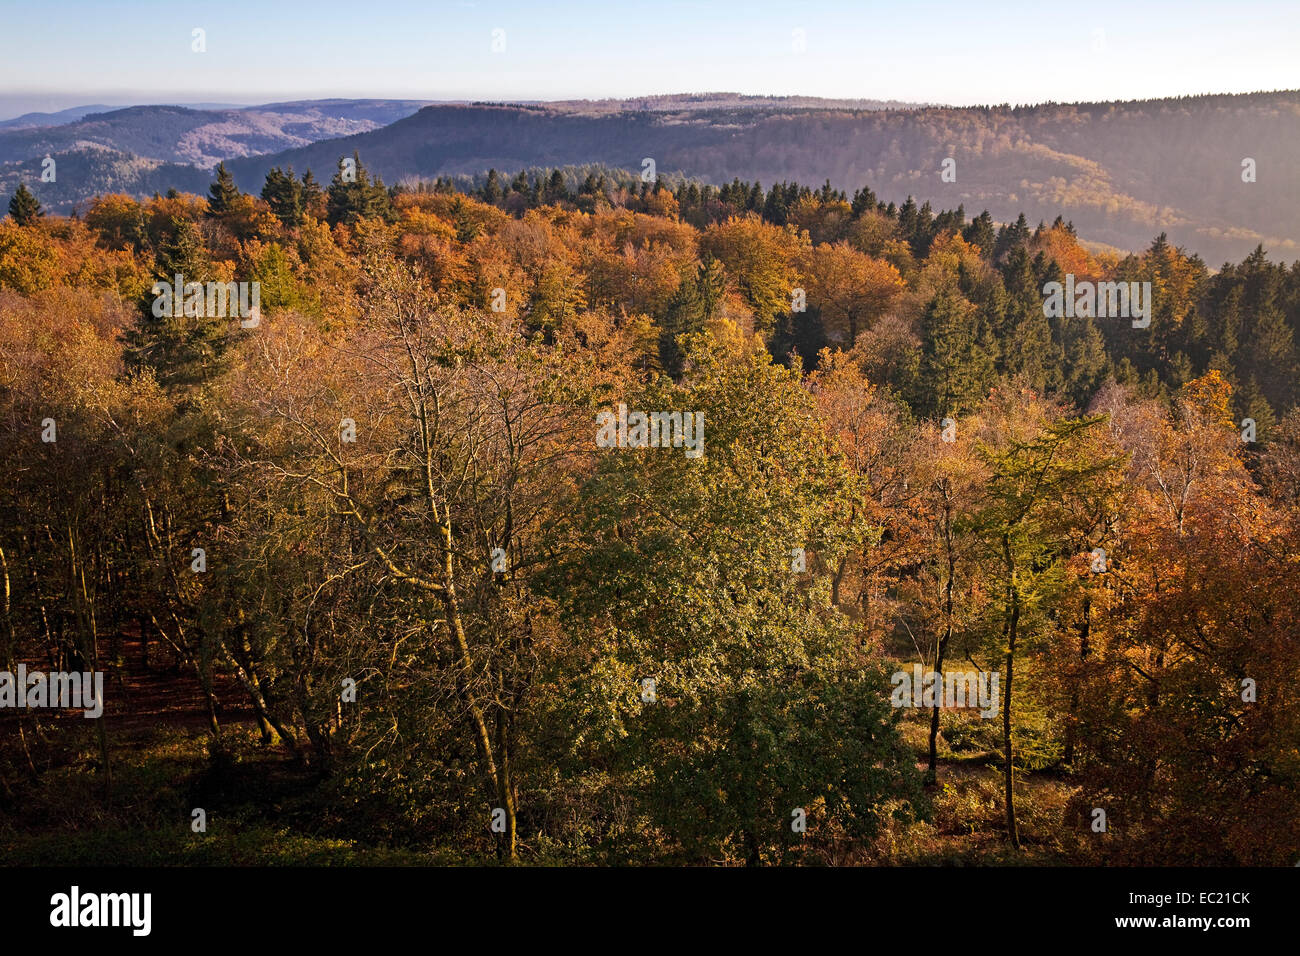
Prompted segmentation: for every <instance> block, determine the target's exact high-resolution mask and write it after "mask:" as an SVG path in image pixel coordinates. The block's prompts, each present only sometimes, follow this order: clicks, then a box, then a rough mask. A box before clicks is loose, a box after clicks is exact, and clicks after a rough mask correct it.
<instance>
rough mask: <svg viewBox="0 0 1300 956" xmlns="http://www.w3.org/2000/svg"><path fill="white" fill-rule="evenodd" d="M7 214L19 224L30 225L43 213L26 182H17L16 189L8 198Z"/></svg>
mask: <svg viewBox="0 0 1300 956" xmlns="http://www.w3.org/2000/svg"><path fill="white" fill-rule="evenodd" d="M9 215H10V216H12V217H13V220H14V222H16V223H17V224H18V225H20V226H30V225H31V224H32V223H34V222H35V221H36V220H37V219H39V218H41V217H42V216H44V215H45V211H44V210H43V209H41V202H40V200H39V199H37V198H36V197H35V196H34V195H32V192H31V190H29V189H28V188H27V184H26V183H19V184H18V189H17V191H15V192H14V194H13V196H12V197H11V198H10V200H9Z"/></svg>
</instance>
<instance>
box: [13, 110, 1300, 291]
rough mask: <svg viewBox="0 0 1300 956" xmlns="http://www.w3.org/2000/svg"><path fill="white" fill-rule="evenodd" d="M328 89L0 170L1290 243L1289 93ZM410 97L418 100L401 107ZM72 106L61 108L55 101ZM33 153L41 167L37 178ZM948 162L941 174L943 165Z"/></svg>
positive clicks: (1285, 246)
mask: <svg viewBox="0 0 1300 956" xmlns="http://www.w3.org/2000/svg"><path fill="white" fill-rule="evenodd" d="M419 107H420V104H419V103H418V102H415V101H382V100H356V101H351V100H324V101H313V102H307V103H287V104H270V105H266V106H258V107H250V108H247V109H241V110H199V109H186V108H182V107H173V106H147V107H132V108H129V109H124V110H116V111H111V112H107V113H95V114H91V115H87V116H84V117H81V118H79V119H77V120H76V121H75V122H71V123H65V124H63V125H54V126H50V125H38V126H28V127H26V128H18V129H3V128H0V188H2V189H3V190H4V191H5V192H6V193H7V194H12V193H13V191H14V190H15V189H16V188H17V186H18V183H19V182H25V183H26V184H27V185H28V187H29V188H30V189H32V190H33V192H34V193H35V194H36V195H37V196H38V198H39V199H40V201H41V202H42V204H43V205H44V206H45V208H47V209H49V210H51V211H56V212H62V213H67V212H71V211H73V209H75V208H77V207H78V205H80V206H81V207H83V208H84V206H85V203H86V201H87V200H89V199H90V198H92V197H93V196H95V195H102V194H104V193H107V192H125V193H129V194H132V195H135V196H137V197H143V196H147V195H149V194H151V193H152V192H165V191H166V189H167V188H170V187H175V188H177V189H178V190H181V191H194V190H195V189H196V184H197V182H198V181H199V180H200V179H201V178H202V177H200V176H196V174H195V171H196V168H201V169H203V170H206V169H210V168H211V167H213V166H214V165H215V164H216V163H217V162H219V161H223V160H224V161H226V162H227V165H228V167H229V168H230V170H231V171H232V173H233V174H234V177H235V180H236V182H237V183H238V184H239V185H240V186H241V187H243V188H244V189H247V190H250V191H254V192H256V191H257V190H258V189H260V188H261V184H262V182H263V181H264V179H265V176H266V174H267V172H268V171H269V170H271V169H272V168H274V167H280V168H287V167H289V166H292V167H293V168H294V169H296V170H298V171H300V172H301V171H305V170H307V169H311V170H312V171H313V172H314V174H315V177H316V179H317V180H318V181H320V182H328V181H329V179H330V178H331V177H332V176H333V174H334V172H335V171H336V169H337V165H338V163H339V160H340V158H341V157H345V156H351V155H352V154H353V153H354V152H356V153H358V154H359V155H360V156H361V158H362V159H363V160H364V162H365V163H366V165H367V166H368V167H369V168H370V169H371V170H372V172H373V173H375V174H376V175H378V176H380V177H382V178H383V180H384V181H385V182H386V183H388V184H390V185H391V184H396V183H402V182H407V183H414V182H415V181H417V180H424V179H428V180H432V179H436V178H437V177H440V176H455V175H470V176H473V175H479V176H481V175H483V174H485V173H486V172H487V171H488V170H489V169H492V168H495V169H497V170H498V171H499V172H500V173H502V174H503V175H513V174H515V173H517V172H518V171H520V170H523V169H526V168H537V167H563V166H569V165H582V164H601V165H605V166H608V167H612V168H618V169H623V170H628V171H632V172H636V173H640V172H641V170H642V169H643V168H644V166H643V164H644V161H645V160H646V159H647V158H648V159H653V160H654V162H655V166H656V170H657V173H658V175H660V176H665V177H669V178H670V179H674V180H675V179H682V178H685V179H693V180H696V181H698V182H699V183H701V184H714V185H720V184H722V183H727V182H730V181H732V180H733V179H736V178H739V179H741V180H745V181H758V182H761V183H762V184H764V185H765V186H767V185H770V184H772V183H777V182H786V181H798V182H805V183H821V182H822V181H823V180H829V181H830V183H831V184H832V185H833V186H834V187H835V188H837V189H840V190H843V191H846V192H848V193H849V194H852V193H853V192H854V191H856V190H858V189H859V188H861V187H864V186H867V187H870V188H871V189H872V190H874V192H875V193H876V194H877V195H878V196H880V197H881V198H882V199H884V200H886V201H892V202H896V203H900V204H901V203H902V202H903V201H904V200H905V199H906V198H907V197H908V196H914V197H915V198H916V201H917V202H918V203H923V202H925V201H929V202H931V203H932V204H933V205H934V207H935V208H941V209H955V208H957V207H958V206H959V205H964V206H965V208H966V209H967V210H970V211H971V212H972V213H975V212H978V211H981V210H985V209H987V210H988V211H989V213H990V215H991V216H992V217H993V219H994V220H995V221H997V222H1003V223H1010V222H1013V221H1015V219H1016V218H1017V216H1018V215H1020V214H1021V213H1024V214H1025V216H1026V218H1027V219H1028V220H1029V221H1030V222H1037V221H1038V220H1040V219H1041V220H1045V221H1051V220H1052V219H1053V218H1055V217H1056V216H1057V215H1058V214H1059V215H1064V216H1065V217H1066V218H1067V219H1069V220H1071V221H1073V222H1074V224H1075V226H1076V227H1077V229H1078V231H1079V234H1080V235H1081V236H1082V237H1084V239H1085V240H1086V241H1088V242H1090V243H1093V244H1100V245H1107V246H1111V247H1114V248H1116V249H1119V250H1124V251H1140V250H1141V249H1144V248H1146V246H1147V245H1148V244H1149V243H1150V241H1151V239H1152V238H1153V237H1154V236H1156V235H1158V234H1160V233H1165V234H1166V235H1167V236H1168V237H1169V239H1170V241H1171V242H1173V243H1175V244H1177V245H1180V246H1183V247H1184V248H1186V249H1188V250H1190V251H1193V252H1196V253H1198V254H1199V255H1201V256H1202V257H1203V258H1204V259H1205V260H1206V261H1207V262H1208V263H1210V264H1211V265H1212V266H1217V265H1219V264H1221V263H1223V262H1225V261H1228V260H1234V261H1235V260H1239V259H1241V258H1243V257H1245V256H1246V255H1248V254H1249V253H1250V252H1251V250H1253V249H1254V248H1255V247H1256V246H1257V245H1263V246H1264V247H1265V248H1266V249H1267V250H1268V251H1269V252H1270V254H1272V255H1273V256H1275V257H1277V258H1280V259H1282V260H1284V261H1291V260H1294V259H1296V258H1300V229H1298V228H1297V227H1298V226H1300V170H1297V168H1296V166H1295V164H1294V162H1293V161H1292V159H1291V157H1293V156H1294V155H1295V154H1296V152H1297V150H1300V91H1284V92H1271V93H1252V94H1242V95H1212V96H1196V97H1183V98H1179V99H1166V100H1150V101H1135V102H1115V103H1086V104H1069V105H1065V104H1043V105H1039V106H1029V107H1011V106H1005V105H1004V106H994V107H970V108H952V107H943V106H926V107H914V108H905V107H903V106H902V105H900V104H897V103H888V102H877V101H868V100H861V101H842V100H821V101H819V100H817V99H815V98H811V97H798V98H772V97H746V96H737V95H734V94H692V95H680V96H660V97H648V98H638V99H634V100H624V101H610V100H602V101H574V102H565V103H549V104H516V105H501V104H449V103H444V104H435V105H428V106H425V107H424V108H423V109H419ZM417 109H418V112H416V110H417ZM69 115H75V114H72V113H70V114H69ZM46 156H50V157H52V158H54V159H55V160H56V161H57V163H58V168H59V170H60V175H59V176H58V177H57V180H56V181H55V182H47V181H42V177H41V173H42V165H41V164H42V161H43V160H44V158H45V157H46ZM945 171H946V174H945Z"/></svg>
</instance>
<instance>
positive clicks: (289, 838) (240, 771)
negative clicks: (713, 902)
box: [0, 640, 1079, 866]
mask: <svg viewBox="0 0 1300 956" xmlns="http://www.w3.org/2000/svg"><path fill="white" fill-rule="evenodd" d="M140 651H141V648H140V647H139V646H138V642H134V641H131V640H124V641H123V643H122V646H121V647H120V649H119V653H118V655H117V657H116V660H117V663H118V664H119V665H120V666H119V668H115V670H117V671H118V673H119V674H120V677H115V678H113V680H112V681H110V683H109V685H108V687H107V688H106V694H105V696H106V698H107V700H108V701H109V703H110V705H109V706H106V708H105V715H104V718H103V728H102V729H103V731H104V733H105V735H106V738H107V741H108V745H109V753H110V759H109V763H110V767H111V772H112V788H111V799H108V798H106V796H105V791H104V775H103V773H102V758H101V756H100V753H101V752H100V749H99V745H98V739H97V732H98V730H99V729H100V728H98V727H95V726H94V724H95V723H97V722H95V721H89V720H86V719H84V718H83V717H81V715H80V713H77V712H73V713H64V714H56V715H54V716H51V712H49V711H46V712H43V713H42V714H41V715H40V718H39V720H37V719H33V718H32V717H31V716H30V714H28V715H27V716H25V717H24V718H23V720H24V730H25V736H26V738H27V744H28V750H29V752H30V753H31V754H32V755H33V762H34V763H35V765H36V769H37V770H38V771H39V776H38V778H36V779H32V777H31V774H30V772H29V769H28V767H27V765H26V756H25V754H24V752H23V749H22V747H21V746H20V742H19V740H18V734H17V726H18V717H17V715H16V714H15V713H14V712H9V713H8V714H6V715H5V719H3V720H0V864H2V865H20V866H21V865H24V864H33V863H38V862H39V863H41V864H42V865H83V866H84V865H121V864H138V865H438V864H450V863H482V862H491V859H492V857H491V852H490V846H488V845H486V844H485V846H483V847H476V848H473V850H472V851H471V850H470V848H465V847H461V848H458V849H456V850H450V849H447V850H438V849H432V850H431V849H430V848H429V846H428V845H427V841H424V840H421V839H419V838H418V837H417V836H416V835H415V834H413V833H411V832H406V831H403V829H402V828H401V825H400V824H396V825H394V824H393V823H392V822H391V820H390V819H389V817H390V816H391V815H386V814H384V813H383V812H382V811H379V812H376V810H375V808H373V807H366V806H365V805H364V801H361V800H358V799H357V798H356V796H355V795H354V794H351V793H349V792H347V790H346V788H345V787H341V786H340V785H339V783H338V782H337V781H323V780H322V779H321V778H320V777H319V776H318V775H317V774H316V773H314V772H313V771H311V770H310V769H309V768H307V767H305V766H303V764H302V763H301V762H300V761H298V760H296V759H295V758H294V756H293V754H292V753H291V752H290V751H289V749H288V748H287V747H285V746H284V745H283V744H282V743H279V742H276V743H273V744H272V745H270V746H267V745H266V744H265V743H264V742H263V741H262V740H261V737H260V733H259V731H258V728H257V724H256V721H255V719H254V713H253V710H252V708H251V706H250V705H249V703H248V700H247V697H246V695H244V693H243V691H242V689H241V688H240V687H239V685H238V683H237V682H236V681H235V680H233V679H231V678H229V677H221V678H218V679H217V681H216V682H215V690H216V697H217V700H218V706H217V714H218V720H219V721H220V723H221V726H222V736H223V743H224V745H225V751H224V752H223V753H220V754H216V755H214V754H213V753H212V752H211V747H210V741H209V736H208V723H209V718H208V713H207V707H206V704H205V702H204V697H203V694H202V690H201V687H200V685H199V682H198V679H197V678H196V677H195V675H194V673H193V669H192V668H189V669H184V668H173V667H170V666H166V665H165V664H164V666H162V667H156V668H155V667H151V668H145V667H144V666H143V663H142V656H141V653H140ZM39 666H40V665H39V664H38V663H37V662H29V667H33V668H34V667H39ZM991 723H993V722H989V721H979V720H978V719H977V718H976V719H971V718H969V717H968V716H963V715H945V717H944V732H943V733H941V736H940V750H939V755H940V760H939V770H938V781H937V783H936V784H935V785H933V786H931V787H930V788H929V793H930V796H931V798H932V800H933V803H934V811H933V814H932V817H931V819H930V820H929V821H910V822H906V823H902V822H897V821H892V820H890V821H887V823H886V825H885V826H884V828H883V829H882V831H881V832H880V834H879V835H878V836H877V838H876V839H875V840H874V841H872V842H871V843H870V844H868V845H862V844H860V843H856V844H850V843H848V842H845V843H843V845H839V844H838V843H836V842H834V841H833V842H832V845H831V846H830V847H829V848H822V849H820V850H819V851H818V852H816V853H813V854H809V855H806V856H805V857H804V858H803V859H804V862H807V863H812V864H821V865H875V866H881V865H884V866H888V865H904V866H936V865H937V866H990V865H993V866H997V865H1051V864H1060V863H1065V862H1069V858H1070V857H1071V856H1072V855H1073V853H1074V852H1077V849H1078V844H1079V841H1078V838H1077V837H1070V836H1068V834H1070V833H1071V832H1072V831H1073V830H1075V829H1077V827H1068V826H1066V824H1065V822H1064V821H1065V820H1066V816H1067V813H1066V805H1067V802H1068V800H1069V798H1070V796H1071V795H1072V794H1073V792H1074V789H1075V788H1074V786H1073V784H1072V783H1071V781H1070V779H1069V778H1068V775H1063V774H1060V773H1055V772H1046V771H1040V772H1034V773H1022V774H1018V777H1017V784H1016V789H1017V813H1018V823H1019V827H1018V828H1019V832H1020V838H1021V842H1022V847H1021V849H1020V850H1019V851H1015V850H1012V849H1011V848H1010V847H1009V846H1008V844H1007V841H1006V838H1005V832H1006V829H1005V816H1004V809H1003V798H1002V787H1003V780H1002V770H1001V767H1000V762H999V758H998V754H997V751H996V747H995V743H996V741H995V739H994V737H993V736H992V734H993V730H992V728H991V727H990V726H988V725H989V724H991ZM902 726H903V731H904V737H905V740H906V741H907V743H908V745H909V746H910V747H912V748H913V750H914V751H915V753H916V755H917V760H918V769H919V770H922V771H923V770H924V769H925V764H924V758H925V753H926V747H927V737H928V716H927V715H926V714H924V713H917V714H915V715H908V717H907V718H906V719H905V720H904V722H903V725H902ZM196 808H202V809H203V811H204V818H205V819H204V822H205V824H206V829H205V830H203V831H202V832H196V830H195V827H194V820H193V815H194V810H195V809H196ZM521 836H523V838H524V842H525V845H527V843H528V840H527V836H528V835H527V834H522V835H521ZM484 851H486V852H484ZM548 856H549V855H548ZM539 862H541V861H539ZM544 862H548V863H549V862H561V861H560V860H558V859H547V860H545V861H544ZM581 862H594V861H592V860H588V859H586V858H584V859H583V860H582V861H581ZM646 862H650V861H648V860H647V861H646Z"/></svg>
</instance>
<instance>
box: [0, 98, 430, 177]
mask: <svg viewBox="0 0 1300 956" xmlns="http://www.w3.org/2000/svg"><path fill="white" fill-rule="evenodd" d="M422 105H423V103H422V102H420V101H417V100H313V101H303V102H297V103H271V104H267V105H265V106H251V107H247V108H242V109H217V110H205V109H195V108H193V107H185V106H130V107H127V108H125V109H116V110H108V111H106V112H102V113H87V114H85V115H83V116H80V117H78V118H76V119H75V121H73V122H66V123H63V124H62V125H56V126H50V125H41V126H35V125H29V126H26V127H24V128H15V127H14V126H13V124H16V123H17V122H18V120H10V121H9V123H8V124H0V165H2V164H4V163H11V162H22V161H23V160H28V159H34V158H40V157H43V156H44V155H45V154H47V153H49V154H54V153H58V152H63V151H65V150H73V149H78V148H80V147H82V146H86V145H91V144H93V145H98V146H106V147H108V148H109V149H113V150H117V151H118V152H123V153H131V154H133V155H135V156H139V157H142V158H145V159H153V160H158V161H160V162H170V163H189V164H192V165H195V166H202V167H207V168H211V167H212V166H215V165H216V164H217V163H218V162H220V161H221V160H223V159H230V158H232V157H237V156H252V155H255V154H257V153H267V152H275V151H279V150H284V149H292V148H294V147H298V146H305V145H307V144H308V143H312V142H315V141H316V140H319V139H327V138H332V137H338V136H346V135H349V134H351V133H363V132H366V131H368V130H374V129H378V128H379V127H382V126H386V125H387V124H389V123H392V122H393V121H394V120H397V119H401V118H402V117H404V116H409V115H411V114H412V113H414V112H415V111H416V110H417V109H419V108H420V106H422ZM73 112H75V111H73ZM30 115H32V114H29V116H30ZM19 119H23V117H19Z"/></svg>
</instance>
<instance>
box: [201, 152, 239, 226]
mask: <svg viewBox="0 0 1300 956" xmlns="http://www.w3.org/2000/svg"><path fill="white" fill-rule="evenodd" d="M239 196H240V193H239V188H238V187H237V186H236V185H235V178H234V177H233V176H231V175H230V170H228V169H226V164H225V163H217V178H216V180H215V181H214V182H213V183H212V185H211V186H210V187H208V215H209V216H213V217H216V216H220V215H222V214H223V213H225V212H228V211H229V210H230V209H231V208H233V206H234V204H235V202H236V201H237V200H238V199H239Z"/></svg>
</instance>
